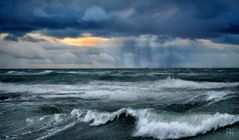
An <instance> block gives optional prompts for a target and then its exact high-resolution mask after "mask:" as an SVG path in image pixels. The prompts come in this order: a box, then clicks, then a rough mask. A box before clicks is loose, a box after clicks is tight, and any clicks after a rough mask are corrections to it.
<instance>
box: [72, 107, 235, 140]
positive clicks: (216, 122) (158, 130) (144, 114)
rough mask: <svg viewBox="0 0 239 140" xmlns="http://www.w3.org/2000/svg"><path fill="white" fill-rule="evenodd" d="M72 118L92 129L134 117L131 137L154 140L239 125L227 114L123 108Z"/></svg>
mask: <svg viewBox="0 0 239 140" xmlns="http://www.w3.org/2000/svg"><path fill="white" fill-rule="evenodd" d="M71 114H72V115H73V116H76V117H78V118H79V119H80V121H81V122H85V123H90V125H91V126H100V125H105V124H107V123H109V122H112V121H116V120H117V119H118V118H119V117H122V116H124V117H128V116H131V117H134V118H135V119H136V128H135V132H134V133H133V136H135V137H138V136H142V137H153V138H156V139H179V138H184V137H191V136H196V135H198V134H205V133H207V132H209V131H211V130H216V129H218V128H222V127H225V126H228V125H232V124H235V123H237V122H239V116H237V115H230V114H220V113H216V114H188V115H186V114H184V115H179V114H169V113H168V114H167V113H162V114H160V113H159V114H157V113H154V112H153V111H152V110H150V109H138V110H135V109H131V108H123V109H120V110H118V111H115V112H111V113H110V112H99V111H94V110H88V111H86V112H84V110H78V109H74V110H72V112H71Z"/></svg>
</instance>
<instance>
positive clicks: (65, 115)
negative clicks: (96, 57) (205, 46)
mask: <svg viewBox="0 0 239 140" xmlns="http://www.w3.org/2000/svg"><path fill="white" fill-rule="evenodd" d="M0 139H6V140H10V139H20V140H25V139H38V140H41V139H49V140H56V139H66V140H68V139H69V140H73V139H89V140H92V139H109V140H112V139H115V140H125V139H130V140H131V139H132V140H135V139H190V140H191V139H193V140H201V139H203V140H214V139H215V140H217V139H225V140H237V139H239V69H59V70H54V69H45V70H43V69H41V70H0Z"/></svg>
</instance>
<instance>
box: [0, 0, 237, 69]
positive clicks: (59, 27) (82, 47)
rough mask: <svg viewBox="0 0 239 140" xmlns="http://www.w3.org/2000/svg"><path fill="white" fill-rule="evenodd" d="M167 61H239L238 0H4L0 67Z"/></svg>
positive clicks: (160, 63) (218, 64) (219, 64)
mask: <svg viewBox="0 0 239 140" xmlns="http://www.w3.org/2000/svg"><path fill="white" fill-rule="evenodd" d="M166 67H170V68H171V67H239V1H238V0H1V1H0V68H166Z"/></svg>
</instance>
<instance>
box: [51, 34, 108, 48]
mask: <svg viewBox="0 0 239 140" xmlns="http://www.w3.org/2000/svg"><path fill="white" fill-rule="evenodd" d="M108 40H110V39H109V38H104V37H91V36H88V37H78V38H63V39H56V40H55V41H57V42H59V43H63V44H66V45H73V46H85V47H94V46H97V45H98V44H99V43H101V42H103V41H108Z"/></svg>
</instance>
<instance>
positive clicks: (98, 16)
mask: <svg viewBox="0 0 239 140" xmlns="http://www.w3.org/2000/svg"><path fill="white" fill-rule="evenodd" d="M108 18H109V16H108V15H107V13H106V12H105V10H104V9H102V8H101V7H97V6H94V7H91V8H87V9H86V11H85V13H84V15H83V17H82V20H84V21H96V22H99V21H103V20H107V19H108Z"/></svg>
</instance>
